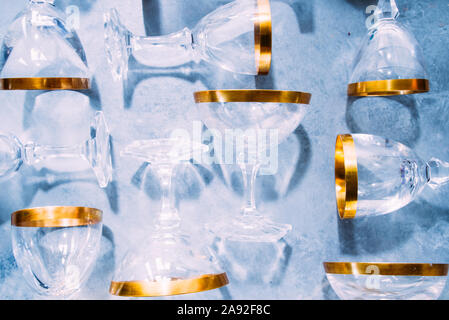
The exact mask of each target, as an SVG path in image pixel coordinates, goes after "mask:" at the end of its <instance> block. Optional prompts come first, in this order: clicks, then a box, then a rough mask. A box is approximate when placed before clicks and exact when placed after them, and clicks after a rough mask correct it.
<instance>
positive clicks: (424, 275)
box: [323, 262, 448, 300]
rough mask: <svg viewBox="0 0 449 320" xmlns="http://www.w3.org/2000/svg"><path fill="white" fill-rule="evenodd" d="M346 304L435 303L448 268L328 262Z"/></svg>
mask: <svg viewBox="0 0 449 320" xmlns="http://www.w3.org/2000/svg"><path fill="white" fill-rule="evenodd" d="M323 266H324V270H325V272H326V276H327V279H328V280H329V283H330V284H331V286H332V288H333V289H334V291H335V293H337V295H338V296H339V297H340V299H342V300H435V299H438V297H439V296H440V295H441V292H442V291H443V289H444V286H445V285H446V281H447V271H448V265H447V264H430V263H378V262H324V263H323Z"/></svg>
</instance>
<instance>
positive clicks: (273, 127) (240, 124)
mask: <svg viewBox="0 0 449 320" xmlns="http://www.w3.org/2000/svg"><path fill="white" fill-rule="evenodd" d="M194 96H195V102H196V103H197V104H198V108H199V110H200V114H201V115H202V119H203V122H204V123H205V124H206V126H207V127H208V128H209V130H210V131H211V132H212V133H213V135H214V147H215V151H217V150H219V148H220V147H221V146H219V143H220V141H221V140H222V138H223V137H225V136H226V135H228V134H229V133H231V134H232V135H233V136H234V137H235V139H234V138H232V140H229V141H232V143H233V144H234V146H233V148H235V149H237V150H236V156H237V159H236V162H237V164H238V165H239V166H240V168H241V171H242V174H243V182H244V189H245V195H244V197H245V203H244V205H243V207H242V209H241V210H240V214H239V215H238V216H237V217H234V218H233V219H232V220H231V221H229V220H227V221H223V222H221V223H219V224H215V225H212V226H209V227H210V228H211V230H212V231H213V232H214V233H215V234H216V235H218V236H219V237H221V238H223V239H229V240H234V241H254V242H275V241H278V240H280V239H281V238H283V237H284V236H285V235H286V234H287V233H288V232H289V231H290V230H291V226H290V225H287V224H278V223H275V222H273V221H271V219H269V218H268V217H265V216H263V215H262V214H261V213H260V212H259V210H258V209H257V208H256V200H255V181H256V177H257V173H258V171H259V168H260V167H261V165H262V164H263V163H262V157H263V156H262V154H266V152H267V151H268V150H269V151H270V152H272V151H274V150H271V149H274V148H277V147H278V144H279V143H281V142H282V141H283V140H285V139H286V138H287V137H288V136H289V135H290V134H291V133H292V132H293V131H294V130H295V129H296V128H297V127H298V125H299V124H300V122H301V121H302V119H303V118H304V116H305V114H306V112H307V109H308V108H307V106H306V105H307V104H309V102H310V99H311V94H309V93H304V92H298V91H279V90H262V89H254V90H210V91H199V92H195V94H194ZM268 131H270V132H269V133H268ZM267 140H270V141H268V142H267ZM256 141H257V142H256ZM257 149H258V150H257ZM276 160H277V159H275V161H276ZM268 171H269V170H268ZM267 173H270V174H274V172H267Z"/></svg>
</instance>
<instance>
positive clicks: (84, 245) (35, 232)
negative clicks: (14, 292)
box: [11, 207, 102, 298]
mask: <svg viewBox="0 0 449 320" xmlns="http://www.w3.org/2000/svg"><path fill="white" fill-rule="evenodd" d="M11 228H12V230H11V233H12V247H13V252H14V257H15V259H16V261H17V264H18V266H19V267H20V269H21V270H22V272H23V276H24V278H25V280H26V282H27V283H28V285H29V286H30V287H31V288H32V289H33V290H34V291H36V292H37V293H38V294H40V295H44V296H50V297H62V298H71V297H73V295H74V294H76V293H77V291H79V289H80V288H81V287H82V285H83V284H84V283H85V282H86V280H87V279H88V277H89V275H90V273H91V271H92V269H93V267H94V265H95V261H96V258H97V256H98V253H99V249H100V242H101V233H102V212H101V211H100V210H98V209H93V208H85V207H42V208H33V209H24V210H20V211H17V212H14V213H13V214H12V215H11Z"/></svg>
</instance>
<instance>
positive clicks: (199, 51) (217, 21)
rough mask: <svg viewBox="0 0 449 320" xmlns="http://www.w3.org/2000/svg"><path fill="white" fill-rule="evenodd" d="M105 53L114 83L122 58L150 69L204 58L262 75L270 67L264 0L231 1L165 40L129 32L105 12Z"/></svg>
mask: <svg viewBox="0 0 449 320" xmlns="http://www.w3.org/2000/svg"><path fill="white" fill-rule="evenodd" d="M105 41H106V55H107V58H108V61H109V63H110V65H111V67H112V74H113V76H114V78H115V79H116V80H123V79H126V77H127V72H128V60H129V58H130V57H131V56H133V57H134V58H135V59H136V60H137V61H139V62H140V63H142V64H144V65H146V66H149V67H155V68H168V67H175V66H181V65H183V64H186V63H188V62H192V61H194V62H196V63H199V62H200V61H201V60H205V61H207V62H209V63H212V64H214V65H216V66H219V67H221V68H223V69H225V70H228V71H231V72H234V73H239V74H249V75H262V74H268V72H269V70H270V65H271V10H270V1H269V0H247V1H240V0H237V1H233V2H231V3H228V4H226V5H223V6H221V7H219V8H218V9H216V10H215V11H213V12H212V13H210V14H208V15H207V16H205V17H204V18H203V19H202V20H201V21H200V22H199V24H198V25H197V26H196V27H195V28H194V29H193V30H189V29H188V28H184V29H183V30H181V31H179V32H175V33H172V34H169V35H165V36H157V37H142V36H136V35H134V34H132V33H131V32H130V31H129V30H128V29H127V28H126V27H125V26H124V25H123V24H122V23H121V22H120V18H119V15H118V12H117V10H115V9H111V10H110V11H109V12H108V13H106V14H105Z"/></svg>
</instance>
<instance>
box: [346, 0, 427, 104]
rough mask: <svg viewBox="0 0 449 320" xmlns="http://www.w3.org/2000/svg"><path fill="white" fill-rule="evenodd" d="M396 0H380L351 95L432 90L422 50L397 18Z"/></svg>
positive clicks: (376, 94)
mask: <svg viewBox="0 0 449 320" xmlns="http://www.w3.org/2000/svg"><path fill="white" fill-rule="evenodd" d="M398 16H399V10H398V8H397V6H396V2H395V0H379V3H378V5H377V8H376V11H375V12H374V18H375V22H374V24H373V25H372V26H371V27H370V28H369V31H368V34H367V36H366V37H365V39H364V40H363V43H362V46H361V48H360V51H359V53H358V55H357V57H356V59H355V62H354V69H353V72H352V76H351V80H350V84H349V86H348V95H350V96H389V95H403V94H413V93H422V92H427V91H429V80H428V76H427V72H426V70H425V66H424V57H423V53H422V50H421V48H420V46H419V44H418V42H417V41H416V39H415V37H414V36H413V34H411V33H410V32H409V31H408V30H407V29H406V28H405V27H404V26H403V25H402V24H400V23H399V22H398V21H397V20H396V19H397V17H398Z"/></svg>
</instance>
